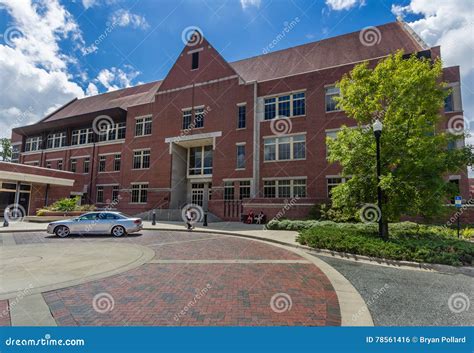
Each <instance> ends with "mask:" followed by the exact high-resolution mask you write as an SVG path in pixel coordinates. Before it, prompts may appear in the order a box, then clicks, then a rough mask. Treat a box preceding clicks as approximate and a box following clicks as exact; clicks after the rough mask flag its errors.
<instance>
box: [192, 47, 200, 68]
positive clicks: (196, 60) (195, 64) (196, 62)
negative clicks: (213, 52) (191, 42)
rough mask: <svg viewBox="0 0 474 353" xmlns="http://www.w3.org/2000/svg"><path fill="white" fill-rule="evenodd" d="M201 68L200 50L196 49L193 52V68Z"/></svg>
mask: <svg viewBox="0 0 474 353" xmlns="http://www.w3.org/2000/svg"><path fill="white" fill-rule="evenodd" d="M198 68H199V52H198V51H196V52H194V53H192V54H191V70H196V69H198Z"/></svg>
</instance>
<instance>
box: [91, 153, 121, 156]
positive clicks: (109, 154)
mask: <svg viewBox="0 0 474 353" xmlns="http://www.w3.org/2000/svg"><path fill="white" fill-rule="evenodd" d="M116 154H122V152H107V153H98V154H97V157H100V156H111V155H116Z"/></svg>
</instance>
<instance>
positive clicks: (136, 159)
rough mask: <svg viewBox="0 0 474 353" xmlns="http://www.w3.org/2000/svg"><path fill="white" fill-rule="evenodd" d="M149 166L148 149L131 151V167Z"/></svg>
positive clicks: (144, 167) (143, 167) (141, 167)
mask: <svg viewBox="0 0 474 353" xmlns="http://www.w3.org/2000/svg"><path fill="white" fill-rule="evenodd" d="M147 168H150V150H140V151H135V152H133V169H147Z"/></svg>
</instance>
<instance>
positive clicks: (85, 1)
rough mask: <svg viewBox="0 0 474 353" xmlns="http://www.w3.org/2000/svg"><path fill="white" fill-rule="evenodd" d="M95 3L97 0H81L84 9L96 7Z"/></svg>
mask: <svg viewBox="0 0 474 353" xmlns="http://www.w3.org/2000/svg"><path fill="white" fill-rule="evenodd" d="M97 3H98V1H97V0H82V6H84V7H85V8H86V9H88V8H90V7H92V6H95V5H97Z"/></svg>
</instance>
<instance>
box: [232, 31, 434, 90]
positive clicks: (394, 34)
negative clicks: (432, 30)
mask: <svg viewBox="0 0 474 353" xmlns="http://www.w3.org/2000/svg"><path fill="white" fill-rule="evenodd" d="M376 31H378V33H379V34H377V33H376ZM360 33H361V31H357V32H352V33H348V34H344V35H341V36H337V37H333V38H328V39H324V40H321V41H318V42H312V43H308V44H303V45H299V46H296V47H292V48H288V49H283V50H279V51H275V52H271V53H269V54H265V55H259V56H255V57H252V58H248V59H243V60H239V61H235V62H232V63H230V65H231V66H232V67H233V68H234V70H235V71H236V72H237V73H238V74H239V75H240V76H241V77H242V78H243V79H244V80H245V81H265V80H271V79H276V78H280V77H284V76H289V75H295V74H300V73H304V72H308V71H315V70H321V69H324V68H329V67H333V66H339V65H344V64H350V63H354V62H358V61H364V60H368V59H373V58H379V57H383V56H386V55H388V54H390V53H395V52H396V51H397V50H399V49H403V50H404V51H405V53H413V52H418V51H420V50H423V49H425V48H423V47H422V46H421V45H420V44H419V43H418V42H417V41H416V40H415V38H413V36H412V35H411V34H410V33H409V32H408V31H407V30H406V29H405V27H404V24H403V23H402V22H391V23H387V24H385V25H381V26H377V27H376V30H374V33H376V34H375V35H376V36H378V38H379V39H380V42H379V43H378V44H374V45H372V46H368V45H363V44H362V42H361V40H360V39H359V35H360ZM376 39H377V38H376Z"/></svg>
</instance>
